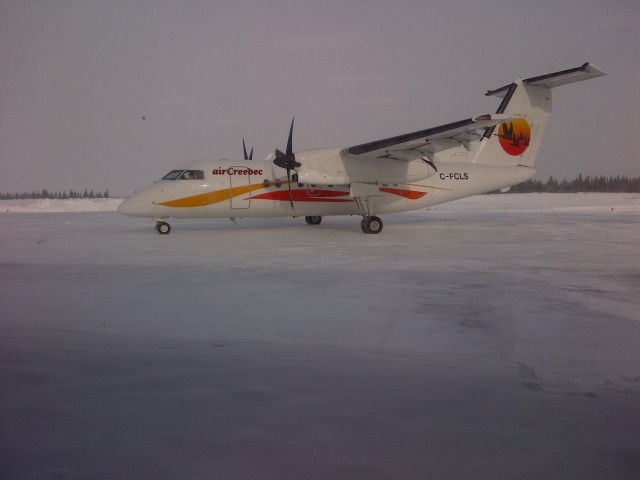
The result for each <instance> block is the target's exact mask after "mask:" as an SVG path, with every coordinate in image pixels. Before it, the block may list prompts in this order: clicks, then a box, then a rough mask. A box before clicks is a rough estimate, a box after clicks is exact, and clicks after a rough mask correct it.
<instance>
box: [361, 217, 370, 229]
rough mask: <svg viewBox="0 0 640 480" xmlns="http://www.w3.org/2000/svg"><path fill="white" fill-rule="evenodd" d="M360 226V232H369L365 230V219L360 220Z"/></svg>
mask: <svg viewBox="0 0 640 480" xmlns="http://www.w3.org/2000/svg"><path fill="white" fill-rule="evenodd" d="M360 228H361V229H362V233H369V232H367V219H366V218H363V219H362V221H361V222H360Z"/></svg>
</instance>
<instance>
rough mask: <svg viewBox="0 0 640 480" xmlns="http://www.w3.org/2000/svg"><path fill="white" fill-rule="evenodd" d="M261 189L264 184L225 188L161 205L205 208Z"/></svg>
mask: <svg viewBox="0 0 640 480" xmlns="http://www.w3.org/2000/svg"><path fill="white" fill-rule="evenodd" d="M282 184H283V185H284V184H286V182H282ZM261 188H264V184H262V183H254V184H251V185H240V186H239V187H232V188H225V189H223V190H216V191H215V192H208V193H200V194H198V195H191V196H190V197H183V198H177V199H175V200H168V201H166V202H162V203H160V205H162V206H163V207H176V208H191V207H204V206H206V205H213V204H214V203H220V202H224V201H225V200H229V199H231V198H233V197H237V196H239V195H244V194H245V193H249V192H253V191H254V190H260V189H261Z"/></svg>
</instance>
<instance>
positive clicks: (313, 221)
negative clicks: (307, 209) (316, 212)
mask: <svg viewBox="0 0 640 480" xmlns="http://www.w3.org/2000/svg"><path fill="white" fill-rule="evenodd" d="M304 219H305V221H306V222H307V223H308V224H309V225H320V222H321V221H322V217H304Z"/></svg>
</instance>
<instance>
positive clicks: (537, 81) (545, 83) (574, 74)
mask: <svg viewBox="0 0 640 480" xmlns="http://www.w3.org/2000/svg"><path fill="white" fill-rule="evenodd" d="M602 75H606V74H605V73H604V72H603V71H602V70H601V69H599V68H598V67H596V66H595V65H592V64H590V63H588V62H587V63H585V64H583V65H581V66H579V67H576V68H570V69H568V70H561V71H559V72H554V73H547V74H546V75H539V76H537V77H531V78H525V79H524V80H522V83H523V84H525V85H535V86H542V87H547V88H554V87H559V86H561V85H566V84H567V83H573V82H581V81H582V80H589V79H591V78H596V77H601V76H602ZM511 85H512V84H509V85H505V86H504V87H500V88H496V89H495V90H489V91H487V93H485V95H487V96H496V97H504V96H505V95H506V94H507V93H508V92H509V89H510V87H511Z"/></svg>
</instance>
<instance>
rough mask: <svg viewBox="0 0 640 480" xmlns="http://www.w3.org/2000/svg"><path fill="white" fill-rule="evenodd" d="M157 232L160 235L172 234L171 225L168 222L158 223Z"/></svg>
mask: <svg viewBox="0 0 640 480" xmlns="http://www.w3.org/2000/svg"><path fill="white" fill-rule="evenodd" d="M156 230H157V231H158V233H159V234H160V235H168V234H169V233H171V225H169V224H168V223H167V222H158V223H156Z"/></svg>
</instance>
